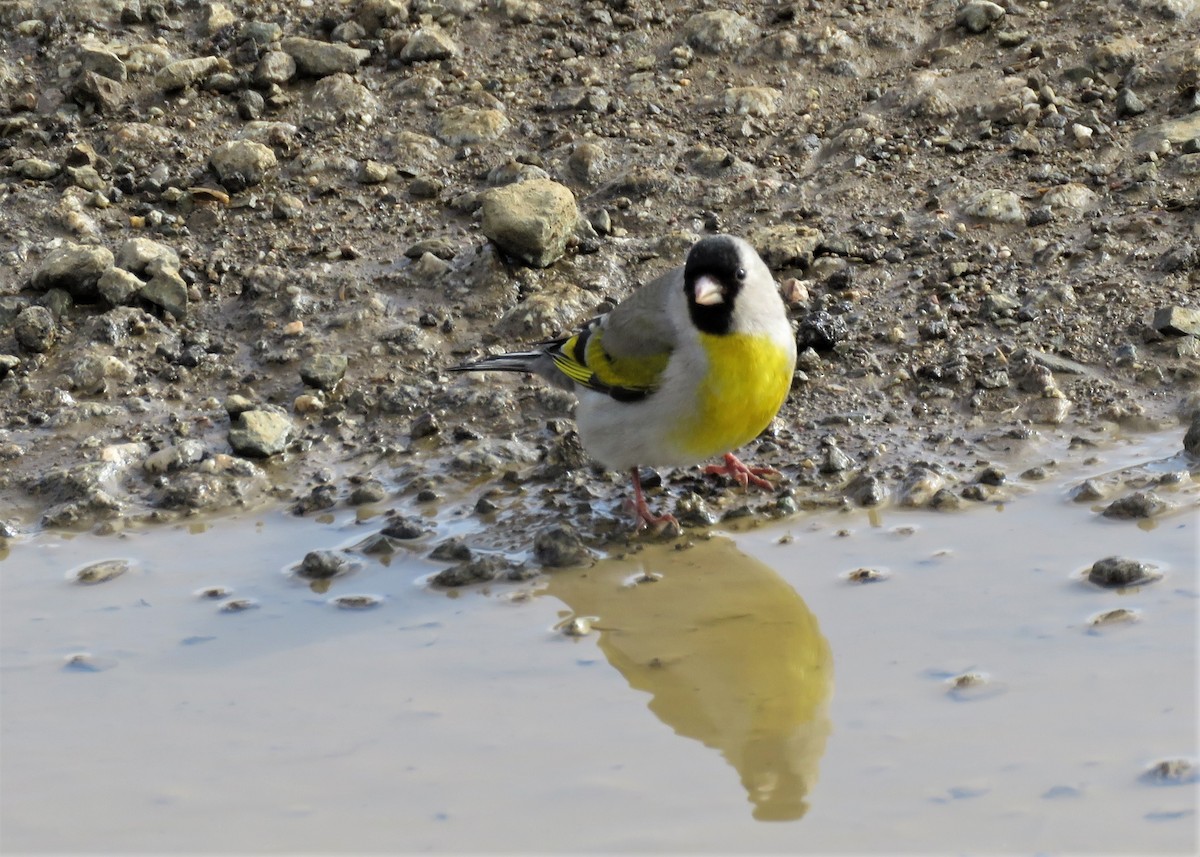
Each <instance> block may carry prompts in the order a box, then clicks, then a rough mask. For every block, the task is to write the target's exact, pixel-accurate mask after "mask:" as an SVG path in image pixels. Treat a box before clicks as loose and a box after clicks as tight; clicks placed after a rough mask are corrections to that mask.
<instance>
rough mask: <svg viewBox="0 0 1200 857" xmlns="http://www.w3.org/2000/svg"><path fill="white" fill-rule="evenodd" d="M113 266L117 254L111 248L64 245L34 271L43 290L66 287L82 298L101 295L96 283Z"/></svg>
mask: <svg viewBox="0 0 1200 857" xmlns="http://www.w3.org/2000/svg"><path fill="white" fill-rule="evenodd" d="M112 266H113V254H112V252H111V251H110V250H109V249H108V248H107V247H97V246H93V245H85V244H70V243H68V244H63V245H62V246H61V247H59V248H57V249H56V250H52V251H51V252H50V254H49V255H47V256H46V258H45V260H44V261H43V262H42V264H41V266H40V267H39V268H38V269H37V271H36V272H34V275H33V285H34V288H37V289H41V290H42V291H47V290H49V289H65V290H66V291H68V292H70V293H71V294H72V295H74V296H75V297H76V298H79V299H81V300H95V299H96V298H97V297H98V296H99V294H100V293H99V291H98V290H97V288H96V284H97V283H98V282H99V280H100V277H101V276H103V275H104V272H105V271H107V270H108V269H109V268H111V267H112Z"/></svg>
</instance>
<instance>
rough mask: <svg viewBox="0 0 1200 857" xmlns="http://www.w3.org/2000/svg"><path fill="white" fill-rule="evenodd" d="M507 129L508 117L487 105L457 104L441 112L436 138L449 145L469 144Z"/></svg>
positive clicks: (495, 135) (498, 134) (497, 134)
mask: <svg viewBox="0 0 1200 857" xmlns="http://www.w3.org/2000/svg"><path fill="white" fill-rule="evenodd" d="M506 130H508V118H507V117H506V116H505V115H504V114H503V113H502V112H500V111H499V110H495V109H493V108H489V107H467V106H465V105H459V106H457V107H451V108H450V109H449V110H445V111H443V112H442V115H441V117H440V118H439V120H438V130H437V135H438V139H439V140H441V141H442V142H443V143H448V144H450V145H451V146H470V145H474V144H476V143H486V142H488V141H489V140H495V139H496V138H497V137H499V136H500V135H501V134H503V133H504V132H505V131H506Z"/></svg>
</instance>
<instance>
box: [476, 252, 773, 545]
mask: <svg viewBox="0 0 1200 857" xmlns="http://www.w3.org/2000/svg"><path fill="white" fill-rule="evenodd" d="M795 363H796V343H795V340H794V339H793V335H792V330H791V325H789V324H788V320H787V313H786V310H785V309H784V305H783V300H782V299H781V298H780V296H779V290H778V288H777V287H776V285H775V280H774V279H773V278H772V276H771V272H770V270H769V269H768V268H767V266H766V265H765V264H764V263H763V261H762V259H760V258H759V256H758V253H756V252H755V251H754V248H753V247H751V246H750V245H749V244H747V243H746V242H745V241H743V240H742V239H740V238H735V237H733V236H729V235H716V236H712V237H709V238H704V239H702V240H700V241H698V242H697V243H696V244H695V245H693V246H692V249H691V250H690V251H689V252H688V256H687V261H686V262H685V264H684V265H683V266H682V267H679V268H675V269H673V270H671V271H668V272H667V273H666V274H663V275H662V276H660V277H659V278H657V279H656V280H654V281H653V282H651V283H649V284H648V285H646V286H643V287H642V288H640V289H639V290H638V291H636V292H635V293H634V294H633V295H631V296H630V297H629V298H628V299H627V300H625V301H623V302H622V303H621V304H620V305H619V306H617V307H616V308H614V309H613V310H612V311H611V312H608V313H605V314H604V315H601V316H597V317H596V318H594V319H592V320H591V321H589V322H588V323H587V324H586V325H584V326H583V327H582V328H581V329H580V330H579V331H578V332H577V333H576V334H575V335H574V336H570V337H564V338H563V339H556V340H554V341H552V342H545V343H541V344H539V345H537V346H536V347H534V348H532V349H530V350H528V351H516V352H512V353H508V354H499V355H496V356H494V357H485V358H483V359H482V360H479V361H476V362H474V363H466V364H464V365H462V366H456V367H454V369H455V371H472V372H474V371H492V370H499V371H509V372H531V373H534V374H536V375H540V376H541V377H542V378H545V379H546V380H548V381H550V382H551V383H553V384H556V385H558V386H560V387H563V388H565V389H568V390H572V391H574V392H575V393H576V395H577V396H578V397H579V407H578V408H577V409H576V412H575V422H576V423H577V424H578V426H579V437H580V440H581V441H582V443H583V447H584V449H586V450H587V451H588V452H589V453H590V454H591V455H592V456H593V457H594V458H595V459H596V460H597V461H599V462H600V463H601V464H603V465H605V466H606V467H609V468H612V469H613V470H627V471H629V472H630V473H631V474H632V476H633V493H634V509H635V511H636V513H637V517H638V526H639V528H640V527H642V526H645V525H650V526H653V527H656V528H661V527H663V526H664V525H666V524H672V525H674V526H675V527H676V528H678V527H679V524H678V522H677V521H676V520H675V518H674V517H673V516H672V515H669V514H666V515H655V514H653V513H652V512H651V511H650V509H649V507H647V505H646V500H645V497H644V496H643V495H642V486H641V481H640V479H639V477H638V466H639V465H648V466H659V467H665V466H684V465H690V464H696V463H699V462H701V461H704V460H705V459H707V458H711V457H714V456H717V455H721V454H724V456H725V463H724V464H723V465H713V466H710V467H708V468H707V469H706V471H705V472H706V473H723V474H727V475H729V476H732V477H733V478H734V479H736V480H737V482H738V483H739V484H740V485H742V486H743V487H745V486H746V485H747V484H749V483H751V482H753V483H754V484H755V485H758V486H760V487H766V488H769V487H770V483H769V482H767V481H766V480H764V479H763V478H762V476H764V475H768V474H773V473H776V471H774V470H771V469H770V468H750V467H747V466H746V465H745V464H743V463H742V462H741V461H739V460H738V459H737V457H736V456H734V455H733V453H732V452H731V450H733V449H736V448H737V447H739V446H741V445H742V444H744V443H747V442H749V441H751V440H753V439H754V438H755V437H756V436H757V435H758V433H759V432H761V431H762V430H763V429H764V428H766V427H767V426H768V425H769V424H770V422H771V420H772V419H773V418H774V417H775V414H776V413H777V412H778V411H779V408H780V406H782V405H783V401H784V399H786V398H787V394H788V389H789V387H790V386H791V382H792V371H793V370H794V368H795Z"/></svg>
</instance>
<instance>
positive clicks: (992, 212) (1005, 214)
mask: <svg viewBox="0 0 1200 857" xmlns="http://www.w3.org/2000/svg"><path fill="white" fill-rule="evenodd" d="M963 211H964V212H965V213H966V214H967V215H969V216H970V217H974V218H976V219H978V220H990V221H992V222H993V223H1024V222H1025V212H1024V210H1023V209H1022V208H1021V198H1020V197H1019V196H1017V195H1016V194H1015V193H1013V192H1012V191H1011V190H1001V189H1000V188H991V189H989V190H985V191H983V192H982V193H979V194H976V195H975V196H974V197H972V198H971V199H970V200H968V201H967V204H966V205H964V206H963Z"/></svg>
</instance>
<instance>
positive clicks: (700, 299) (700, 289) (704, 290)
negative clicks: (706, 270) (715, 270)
mask: <svg viewBox="0 0 1200 857" xmlns="http://www.w3.org/2000/svg"><path fill="white" fill-rule="evenodd" d="M724 302H725V295H724V294H723V293H722V290H721V285H720V284H719V283H718V282H717V281H716V280H714V279H713V278H712V277H700V278H699V279H698V280H696V303H698V304H700V306H714V305H716V304H720V303H724Z"/></svg>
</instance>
